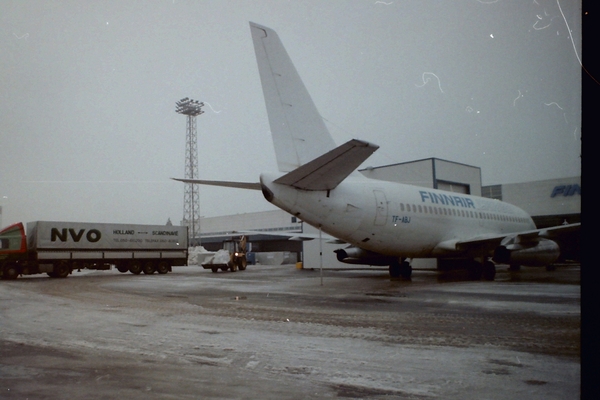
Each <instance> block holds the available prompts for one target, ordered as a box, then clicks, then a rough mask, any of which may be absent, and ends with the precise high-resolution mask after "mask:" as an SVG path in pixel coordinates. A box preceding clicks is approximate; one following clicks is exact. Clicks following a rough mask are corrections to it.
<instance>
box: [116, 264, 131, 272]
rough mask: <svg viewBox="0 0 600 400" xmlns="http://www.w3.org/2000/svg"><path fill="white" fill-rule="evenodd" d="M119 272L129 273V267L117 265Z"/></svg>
mask: <svg viewBox="0 0 600 400" xmlns="http://www.w3.org/2000/svg"><path fill="white" fill-rule="evenodd" d="M117 270H118V271H119V272H121V273H123V274H124V273H125V272H127V271H129V267H127V265H125V264H117Z"/></svg>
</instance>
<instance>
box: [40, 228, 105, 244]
mask: <svg viewBox="0 0 600 400" xmlns="http://www.w3.org/2000/svg"><path fill="white" fill-rule="evenodd" d="M84 232H85V229H80V230H79V232H75V229H73V228H69V229H67V228H63V229H62V230H60V231H59V230H58V229H57V228H52V229H51V230H50V241H52V242H56V241H57V240H60V241H61V242H66V241H67V240H68V239H69V236H70V237H71V239H73V241H74V242H79V241H80V240H81V238H82V237H83V233H84ZM85 238H86V240H87V241H88V242H90V243H96V242H97V241H99V240H100V238H102V234H101V233H100V231H99V230H98V229H90V230H89V231H88V232H87V233H86V235H85Z"/></svg>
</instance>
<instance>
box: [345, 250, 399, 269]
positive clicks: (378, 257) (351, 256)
mask: <svg viewBox="0 0 600 400" xmlns="http://www.w3.org/2000/svg"><path fill="white" fill-rule="evenodd" d="M334 252H335V254H336V256H337V259H338V261H340V262H343V263H346V264H363V265H390V264H391V263H392V262H394V261H397V260H398V257H390V256H384V255H383V254H379V253H375V252H372V251H369V250H364V249H361V248H360V247H355V246H350V247H346V248H345V249H338V250H335V251H334Z"/></svg>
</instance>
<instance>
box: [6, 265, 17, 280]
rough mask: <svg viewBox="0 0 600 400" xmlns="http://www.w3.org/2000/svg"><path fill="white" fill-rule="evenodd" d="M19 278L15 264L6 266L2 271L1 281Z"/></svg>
mask: <svg viewBox="0 0 600 400" xmlns="http://www.w3.org/2000/svg"><path fill="white" fill-rule="evenodd" d="M18 276H19V269H18V267H17V266H16V265H15V264H7V265H5V266H4V269H3V270H2V279H6V280H11V281H12V280H15V279H17V277H18Z"/></svg>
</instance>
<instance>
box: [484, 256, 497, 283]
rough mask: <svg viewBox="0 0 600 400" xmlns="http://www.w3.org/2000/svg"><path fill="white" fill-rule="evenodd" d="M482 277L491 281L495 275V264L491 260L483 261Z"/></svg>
mask: <svg viewBox="0 0 600 400" xmlns="http://www.w3.org/2000/svg"><path fill="white" fill-rule="evenodd" d="M482 274H483V279H485V280H486V281H493V280H494V278H495V277H496V266H495V265H494V263H493V262H491V261H486V262H484V263H483V271H482Z"/></svg>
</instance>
